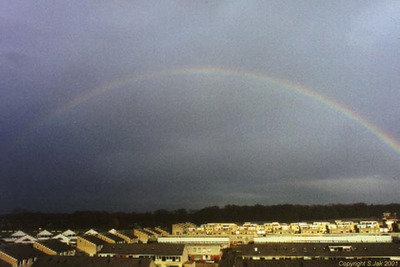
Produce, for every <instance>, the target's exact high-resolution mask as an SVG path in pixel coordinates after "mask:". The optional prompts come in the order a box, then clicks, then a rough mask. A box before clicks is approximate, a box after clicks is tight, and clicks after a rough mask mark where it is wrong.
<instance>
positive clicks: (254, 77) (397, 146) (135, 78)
mask: <svg viewBox="0 0 400 267" xmlns="http://www.w3.org/2000/svg"><path fill="white" fill-rule="evenodd" d="M182 75H205V76H225V77H236V78H240V79H244V80H251V81H257V82H259V83H261V84H268V85H272V86H278V87H280V88H282V89H284V90H287V91H289V92H292V93H295V94H297V95H301V96H304V97H307V98H310V99H312V100H314V101H317V102H319V103H321V104H322V105H324V106H327V107H329V108H330V109H332V110H334V111H336V112H339V113H340V114H342V115H343V116H345V117H347V118H348V119H350V120H351V121H353V122H355V123H357V124H358V125H360V126H361V127H363V128H365V129H366V130H368V131H369V132H370V133H371V134H373V135H374V136H375V137H377V138H378V139H379V140H381V141H382V142H383V143H385V144H386V145H387V146H389V147H390V148H392V149H393V150H394V151H395V152H397V153H398V154H400V142H399V141H397V140H396V139H395V138H393V137H392V136H391V135H390V134H388V133H385V132H384V131H383V130H382V129H380V128H379V127H377V126H375V125H374V124H372V123H370V122H369V121H368V120H366V119H364V118H363V117H361V116H360V115H358V114H357V113H355V112H354V111H352V110H350V109H349V108H347V107H346V106H344V105H342V104H339V103H338V102H336V101H334V100H332V99H330V98H328V97H326V96H323V95H321V94H319V93H316V92H314V91H313V90H311V89H309V88H306V87H304V86H301V85H297V84H294V83H291V82H288V81H286V80H282V79H278V78H274V77H270V76H268V75H265V74H263V73H259V72H253V71H245V70H240V69H228V68H217V67H189V68H188V67H187V68H178V69H172V70H171V69H166V70H161V71H154V72H148V73H142V74H138V75H130V76H127V77H124V78H122V79H118V80H115V81H113V82H111V83H107V84H104V85H102V86H99V87H96V88H93V89H91V90H89V91H88V92H86V93H84V94H81V95H79V96H78V97H76V98H75V99H73V100H72V101H70V102H68V103H66V104H65V105H63V106H61V107H59V108H57V109H56V110H54V111H52V112H51V113H49V114H47V115H46V116H45V117H44V118H43V119H42V120H40V121H39V123H38V124H37V125H43V124H46V123H47V122H49V121H51V120H53V119H54V118H56V117H58V116H60V115H61V114H63V113H65V112H67V111H68V110H70V109H73V108H74V107H76V106H78V105H80V104H82V103H84V102H86V101H88V100H89V99H92V98H94V97H95V96H97V95H100V94H103V93H106V92H108V91H111V90H114V89H117V88H120V87H122V86H124V85H126V84H129V83H135V82H139V81H146V80H151V79H155V78H162V77H170V76H182Z"/></svg>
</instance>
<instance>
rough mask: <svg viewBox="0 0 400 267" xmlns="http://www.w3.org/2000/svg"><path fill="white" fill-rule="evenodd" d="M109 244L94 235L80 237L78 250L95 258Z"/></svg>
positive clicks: (77, 244) (77, 245)
mask: <svg viewBox="0 0 400 267" xmlns="http://www.w3.org/2000/svg"><path fill="white" fill-rule="evenodd" d="M105 244H107V242H106V241H104V240H101V239H100V238H98V237H96V236H94V235H84V236H78V239H77V242H76V248H77V249H78V250H80V251H82V252H84V253H86V254H88V255H89V256H94V255H96V254H97V252H99V251H100V250H101V249H102V248H103V246H104V245H105Z"/></svg>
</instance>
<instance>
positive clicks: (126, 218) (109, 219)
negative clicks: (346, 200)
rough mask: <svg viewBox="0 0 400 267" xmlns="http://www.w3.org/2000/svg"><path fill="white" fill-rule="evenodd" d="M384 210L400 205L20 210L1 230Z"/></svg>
mask: <svg viewBox="0 0 400 267" xmlns="http://www.w3.org/2000/svg"><path fill="white" fill-rule="evenodd" d="M383 212H392V213H394V212H396V213H397V214H400V204H380V205H374V204H365V203H356V204H330V205H292V204H281V205H269V206H265V205H253V206H247V205H246V206H239V205H226V206H224V207H219V206H210V207H205V208H203V209H199V210H186V209H177V210H172V211H170V210H156V211H152V212H107V211H76V212H72V213H43V212H29V211H17V212H13V213H10V214H6V215H1V216H0V229H2V230H8V229H10V230H13V229H26V230H30V229H31V230H35V229H38V228H46V229H49V230H50V229H54V230H57V229H60V230H63V229H64V230H65V229H69V228H70V229H89V228H96V229H99V230H107V229H110V228H116V229H132V228H137V227H155V226H160V227H162V228H164V229H166V230H169V229H170V228H171V225H172V224H174V223H179V222H193V223H195V224H197V225H200V224H202V223H209V222H234V223H243V222H259V223H260V222H273V221H277V222H287V223H290V222H299V221H317V220H336V219H380V218H381V217H382V214H383Z"/></svg>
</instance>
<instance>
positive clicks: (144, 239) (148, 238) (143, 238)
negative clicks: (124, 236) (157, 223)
mask: <svg viewBox="0 0 400 267" xmlns="http://www.w3.org/2000/svg"><path fill="white" fill-rule="evenodd" d="M133 234H134V235H135V236H137V237H138V240H139V242H140V243H143V244H146V243H149V242H155V241H156V240H157V236H156V235H155V234H154V233H152V232H149V231H147V230H146V229H134V230H133Z"/></svg>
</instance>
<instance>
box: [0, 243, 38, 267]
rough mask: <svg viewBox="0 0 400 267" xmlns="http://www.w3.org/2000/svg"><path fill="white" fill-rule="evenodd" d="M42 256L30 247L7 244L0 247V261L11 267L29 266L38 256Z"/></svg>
mask: <svg viewBox="0 0 400 267" xmlns="http://www.w3.org/2000/svg"><path fill="white" fill-rule="evenodd" d="M43 255H44V254H43V253H42V252H40V251H38V250H36V249H34V248H33V247H32V245H23V244H7V245H2V246H0V260H2V261H4V262H6V263H8V264H9V265H10V266H12V267H20V266H27V267H28V266H31V265H32V264H33V262H34V261H36V260H37V258H38V257H39V256H43Z"/></svg>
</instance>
